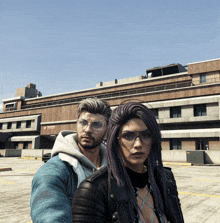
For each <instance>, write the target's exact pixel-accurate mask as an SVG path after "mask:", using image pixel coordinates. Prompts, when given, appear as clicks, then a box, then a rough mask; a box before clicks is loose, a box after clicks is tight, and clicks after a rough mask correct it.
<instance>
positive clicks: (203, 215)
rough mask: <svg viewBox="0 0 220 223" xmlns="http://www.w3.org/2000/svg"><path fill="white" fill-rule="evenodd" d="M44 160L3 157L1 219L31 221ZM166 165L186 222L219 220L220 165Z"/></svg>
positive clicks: (12, 222) (0, 161) (0, 160)
mask: <svg viewBox="0 0 220 223" xmlns="http://www.w3.org/2000/svg"><path fill="white" fill-rule="evenodd" d="M43 164H44V163H43V162H42V161H41V160H36V159H21V158H0V168H6V167H11V168H12V170H11V171H3V172H0V196H1V199H0V210H1V215H0V222H1V223H9V222H10V223H28V222H31V217H30V194H31V181H32V178H33V176H34V174H35V172H36V171H37V170H38V169H39V167H40V166H42V165H43ZM164 165H165V166H169V167H171V168H172V171H173V173H174V176H175V179H176V182H177V187H178V191H179V198H180V201H181V206H182V211H183V215H184V219H185V223H218V222H219V219H220V167H219V166H191V165H187V166H183V165H181V166H180V165H175V163H172V164H169V165H168V164H167V163H164Z"/></svg>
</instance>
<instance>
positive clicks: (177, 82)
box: [0, 59, 220, 151]
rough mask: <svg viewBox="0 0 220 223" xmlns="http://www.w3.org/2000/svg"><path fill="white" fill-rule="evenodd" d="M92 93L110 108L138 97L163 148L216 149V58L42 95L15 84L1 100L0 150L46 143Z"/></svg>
mask: <svg viewBox="0 0 220 223" xmlns="http://www.w3.org/2000/svg"><path fill="white" fill-rule="evenodd" d="M93 96H96V97H98V98H102V99H105V100H106V101H108V102H109V103H110V105H111V106H112V108H114V107H116V106H117V105H119V104H120V103H121V102H123V101H125V100H134V99H138V100H141V101H143V103H144V104H146V105H147V106H149V107H150V108H151V109H152V111H153V112H154V114H155V117H156V118H157V121H158V123H159V125H160V128H161V132H162V138H163V141H162V149H163V150H182V151H183V150H185V151H189V150H192V151H193V150H213V151H214V150H219V151H220V141H219V137H220V59H215V60H209V61H203V62H197V63H190V64H188V65H187V66H182V65H181V64H171V65H168V66H164V67H156V68H152V69H147V70H146V74H145V75H143V76H137V77H129V78H126V79H122V80H117V79H115V80H114V81H110V82H104V83H103V82H100V83H98V84H97V85H96V87H95V88H92V89H85V90H80V91H73V92H68V93H63V94H56V95H50V96H44V97H42V96H41V93H40V92H39V91H37V90H36V86H35V85H34V84H29V85H27V87H26V88H25V89H23V88H22V89H16V95H15V98H9V99H5V100H3V111H2V112H1V113H0V149H7V148H10V149H11V148H15V149H43V148H52V146H53V142H54V140H55V138H56V136H57V134H58V133H59V132H60V131H61V130H70V129H71V130H76V120H77V115H76V108H77V105H78V102H79V101H81V100H82V99H84V98H87V97H93ZM3 133H4V134H7V137H6V135H5V137H3V136H2V137H1V134H2V135H3Z"/></svg>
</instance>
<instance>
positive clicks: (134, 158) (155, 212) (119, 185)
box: [72, 102, 184, 223]
mask: <svg viewBox="0 0 220 223" xmlns="http://www.w3.org/2000/svg"><path fill="white" fill-rule="evenodd" d="M107 160H108V165H107V167H105V168H102V169H100V170H99V171H97V172H96V173H95V174H93V175H92V176H91V177H89V178H88V179H86V180H85V181H83V182H82V183H81V185H80V187H79V188H78V190H77V191H76V193H75V196H74V199H73V206H72V213H73V222H84V223H86V222H88V223H91V222H96V223H99V222H100V223H106V222H124V223H129V222H141V223H142V222H145V223H148V222H152V223H167V222H171V223H183V222H184V220H183V216H182V211H181V208H180V202H179V198H178V192H177V187H176V182H175V179H174V177H173V174H172V172H171V170H170V169H168V168H164V167H163V164H162V161H161V134H160V131H159V128H158V125H157V122H156V119H155V118H154V116H153V114H152V113H151V111H150V110H149V109H148V108H147V107H146V106H144V105H143V104H141V103H137V102H129V103H127V104H125V105H120V106H118V107H117V108H116V109H115V110H114V111H113V112H112V115H111V117H110V120H109V125H108V129H107Z"/></svg>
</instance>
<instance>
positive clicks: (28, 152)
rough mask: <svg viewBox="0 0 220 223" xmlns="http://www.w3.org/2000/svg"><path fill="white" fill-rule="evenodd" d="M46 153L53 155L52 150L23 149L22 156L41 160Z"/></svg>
mask: <svg viewBox="0 0 220 223" xmlns="http://www.w3.org/2000/svg"><path fill="white" fill-rule="evenodd" d="M45 153H51V149H23V150H22V152H21V156H22V157H37V158H41V157H42V156H43V154H45Z"/></svg>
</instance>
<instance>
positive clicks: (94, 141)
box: [78, 138, 103, 149]
mask: <svg viewBox="0 0 220 223" xmlns="http://www.w3.org/2000/svg"><path fill="white" fill-rule="evenodd" d="M102 140H103V139H102V138H99V139H98V140H95V138H93V144H92V145H86V144H84V143H83V144H82V143H81V141H80V140H79V141H78V144H79V145H80V147H82V148H83V149H95V148H96V147H98V146H100V145H101V143H102Z"/></svg>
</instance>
